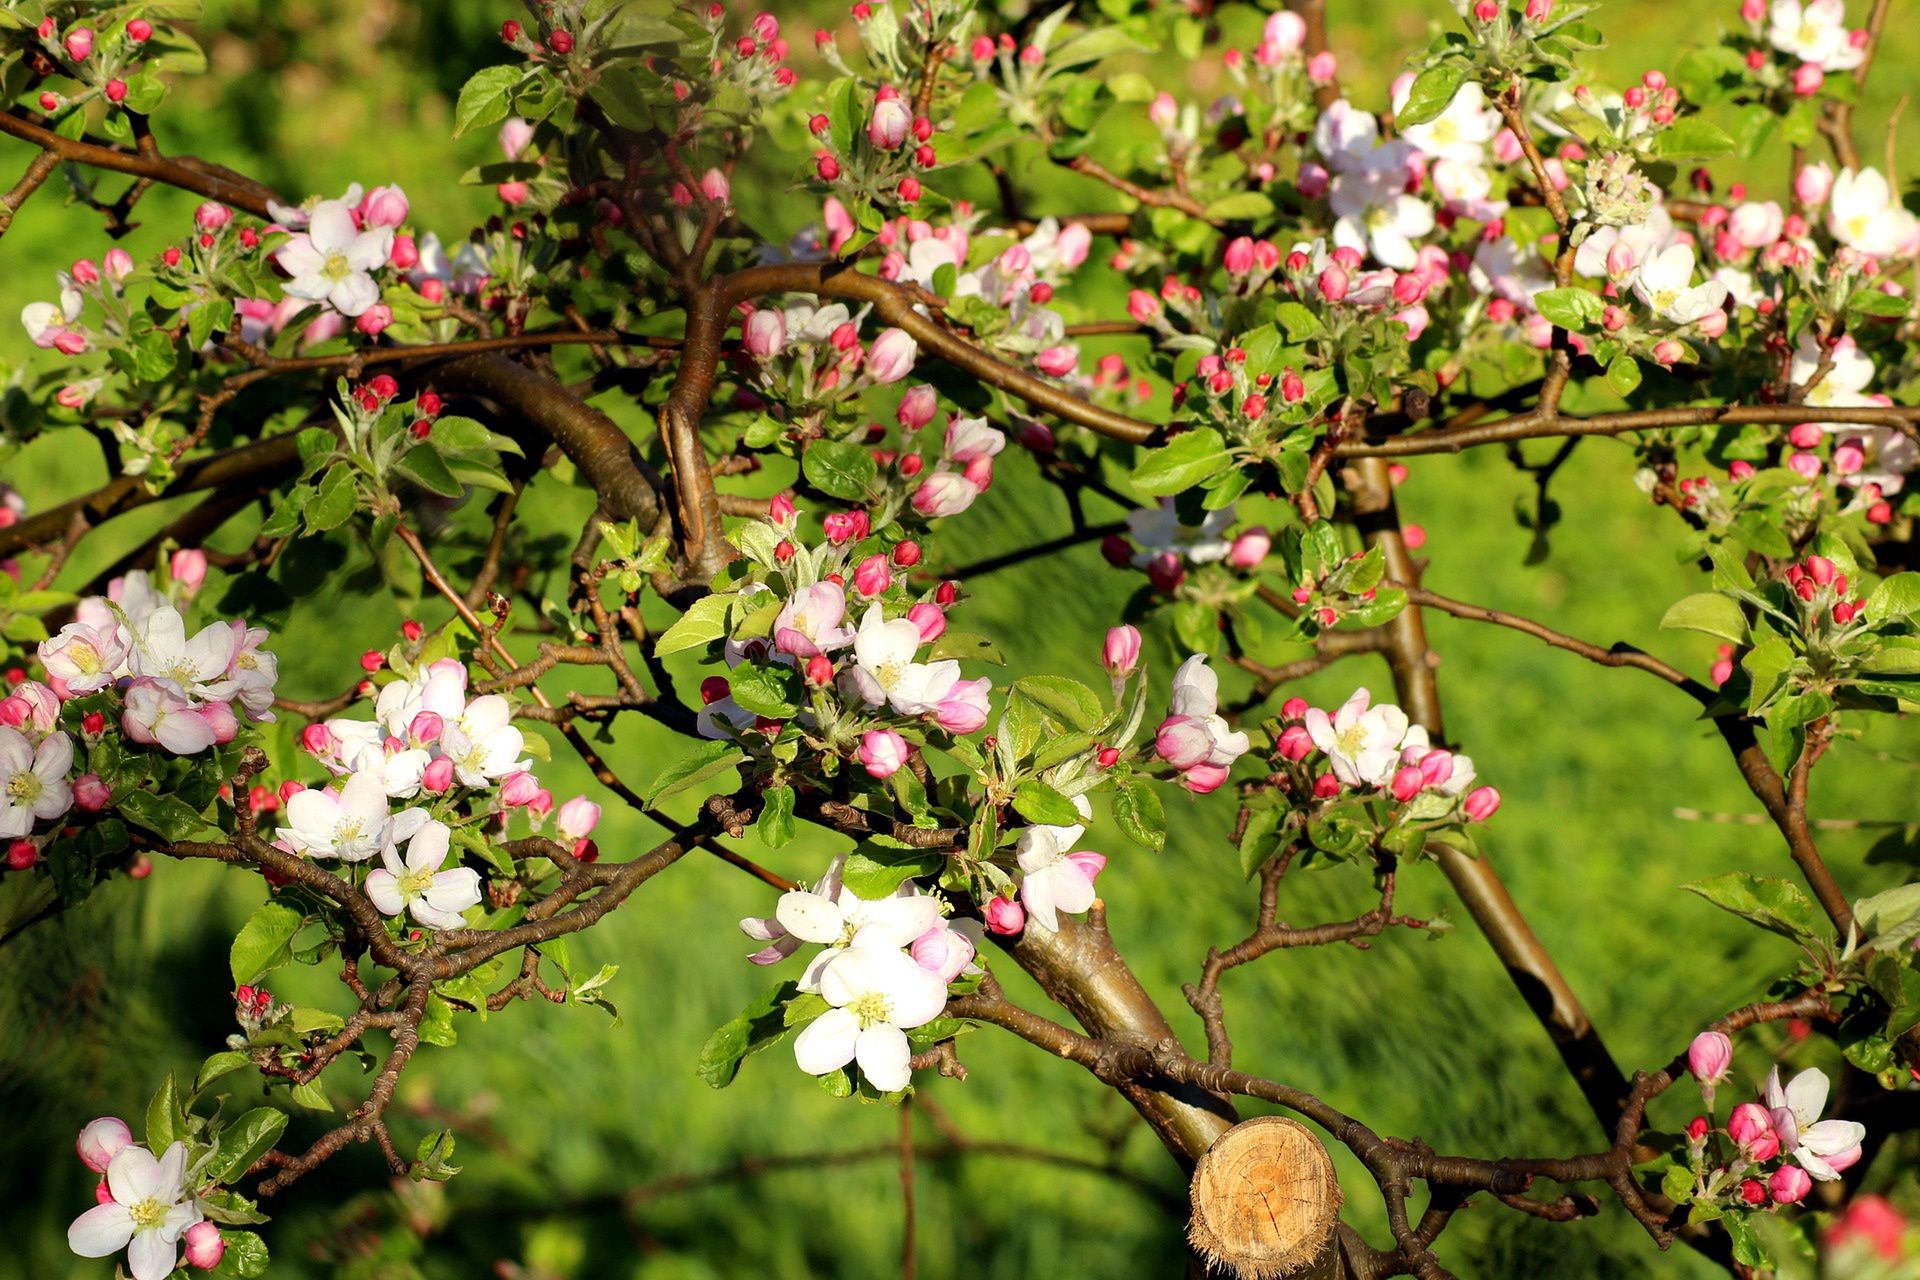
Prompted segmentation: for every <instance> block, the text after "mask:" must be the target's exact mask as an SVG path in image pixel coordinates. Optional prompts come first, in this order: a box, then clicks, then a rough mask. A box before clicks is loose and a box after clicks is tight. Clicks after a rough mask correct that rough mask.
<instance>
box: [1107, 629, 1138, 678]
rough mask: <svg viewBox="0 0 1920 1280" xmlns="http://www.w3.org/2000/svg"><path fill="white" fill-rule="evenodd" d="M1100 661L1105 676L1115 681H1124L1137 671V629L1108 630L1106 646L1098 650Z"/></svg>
mask: <svg viewBox="0 0 1920 1280" xmlns="http://www.w3.org/2000/svg"><path fill="white" fill-rule="evenodd" d="M1100 661H1101V663H1102V664H1103V665H1104V666H1105V667H1106V668H1107V674H1108V675H1110V676H1112V677H1113V678H1114V679H1116V680H1124V679H1126V678H1127V677H1128V676H1131V675H1132V674H1133V673H1134V672H1135V671H1137V670H1139V669H1140V630H1139V628H1137V627H1132V626H1118V627H1110V628H1108V630H1107V641H1106V644H1105V645H1103V646H1102V647H1101V650H1100Z"/></svg>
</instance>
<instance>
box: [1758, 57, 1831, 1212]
mask: <svg viewBox="0 0 1920 1280" xmlns="http://www.w3.org/2000/svg"><path fill="white" fill-rule="evenodd" d="M1805 67H1813V64H1812V63H1811V62H1809V63H1806V64H1805V66H1803V68H1802V69H1803V70H1804V69H1805ZM1813 69H1814V70H1815V71H1818V70H1819V69H1820V68H1818V67H1814V68H1813ZM1811 1190H1813V1177H1812V1175H1810V1174H1809V1173H1808V1172H1807V1171H1806V1170H1805V1169H1802V1168H1801V1167H1800V1166H1799V1165H1797V1164H1783V1165H1781V1166H1780V1167H1779V1168H1778V1169H1775V1170H1774V1171H1773V1176H1772V1177H1771V1178H1768V1179H1767V1193H1768V1194H1769V1195H1771V1196H1772V1197H1773V1202H1774V1203H1775V1204H1798V1203H1799V1202H1800V1201H1802V1200H1804V1199H1806V1196H1807V1192H1809V1191H1811Z"/></svg>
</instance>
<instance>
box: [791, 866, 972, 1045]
mask: <svg viewBox="0 0 1920 1280" xmlns="http://www.w3.org/2000/svg"><path fill="white" fill-rule="evenodd" d="M943 861H944V859H942V858H941V857H940V855H939V854H933V853H916V852H914V851H912V850H908V849H899V850H896V849H881V848H878V847H876V846H872V845H868V846H863V847H861V848H859V849H855V850H854V851H853V852H852V853H850V854H848V855H847V860H846V862H845V863H844V864H842V865H841V868H840V883H841V884H842V885H843V886H845V888H846V889H847V891H848V892H849V893H852V894H855V895H857V896H858V897H861V898H865V899H866V900H867V901H869V902H872V901H874V900H876V899H879V898H885V897H888V896H889V895H891V894H892V893H893V891H894V890H895V889H898V888H899V887H900V886H901V885H903V884H905V883H906V882H907V881H909V880H912V879H913V878H914V877H916V876H926V875H932V874H933V873H934V872H936V871H938V870H939V869H940V866H941V863H942V862H943ZM823 1012H824V1010H823ZM789 1025H791V1023H789Z"/></svg>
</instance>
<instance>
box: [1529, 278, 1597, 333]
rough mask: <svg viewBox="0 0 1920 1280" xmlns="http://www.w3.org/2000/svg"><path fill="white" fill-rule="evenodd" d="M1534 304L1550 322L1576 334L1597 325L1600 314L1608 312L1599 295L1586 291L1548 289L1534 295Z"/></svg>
mask: <svg viewBox="0 0 1920 1280" xmlns="http://www.w3.org/2000/svg"><path fill="white" fill-rule="evenodd" d="M1533 303H1534V306H1535V308H1536V309H1538V311H1539V312H1540V314H1541V315H1543V316H1545V317H1546V318H1547V319H1548V320H1551V321H1552V322H1553V323H1554V324H1557V325H1559V326H1560V327H1561V328H1562V329H1571V330H1574V331H1576V332H1577V331H1579V330H1581V329H1585V328H1587V327H1588V326H1590V325H1593V324H1597V323H1598V322H1599V320H1600V313H1601V312H1602V311H1604V310H1606V304H1605V303H1603V302H1601V301H1600V298H1599V295H1598V294H1593V293H1589V292H1587V291H1586V290H1585V289H1548V290H1546V291H1544V292H1542V293H1536V294H1534V295H1533Z"/></svg>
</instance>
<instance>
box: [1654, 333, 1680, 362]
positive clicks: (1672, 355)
mask: <svg viewBox="0 0 1920 1280" xmlns="http://www.w3.org/2000/svg"><path fill="white" fill-rule="evenodd" d="M1653 358H1654V360H1656V361H1657V362H1659V363H1660V364H1662V365H1673V364H1678V363H1679V362H1680V361H1682V360H1684V359H1686V358H1687V348H1686V346H1685V345H1684V344H1682V343H1681V342H1680V341H1679V340H1677V339H1674V338H1663V339H1662V340H1660V341H1659V342H1656V343H1654V344H1653Z"/></svg>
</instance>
